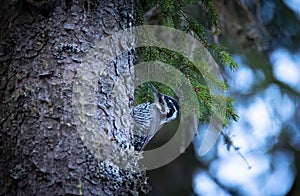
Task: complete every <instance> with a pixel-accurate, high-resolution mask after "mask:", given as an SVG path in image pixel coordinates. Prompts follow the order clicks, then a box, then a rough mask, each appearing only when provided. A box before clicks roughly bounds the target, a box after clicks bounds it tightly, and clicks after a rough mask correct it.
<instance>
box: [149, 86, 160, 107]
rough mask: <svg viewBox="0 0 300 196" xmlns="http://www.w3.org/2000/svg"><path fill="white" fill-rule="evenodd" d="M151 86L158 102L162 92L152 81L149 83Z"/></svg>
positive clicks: (155, 100)
mask: <svg viewBox="0 0 300 196" xmlns="http://www.w3.org/2000/svg"><path fill="white" fill-rule="evenodd" d="M149 87H150V89H151V91H152V93H153V95H154V102H158V101H159V98H160V97H161V93H160V92H159V91H158V90H157V89H156V88H155V87H154V86H153V84H152V83H149Z"/></svg>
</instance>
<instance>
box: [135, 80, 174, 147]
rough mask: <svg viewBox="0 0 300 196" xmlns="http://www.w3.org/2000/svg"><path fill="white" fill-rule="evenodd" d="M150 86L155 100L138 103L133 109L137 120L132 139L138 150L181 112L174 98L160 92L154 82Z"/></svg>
mask: <svg viewBox="0 0 300 196" xmlns="http://www.w3.org/2000/svg"><path fill="white" fill-rule="evenodd" d="M150 88H151V90H152V92H153V95H154V102H153V103H149V102H148V103H142V104H140V105H137V106H136V107H134V109H133V111H132V113H133V119H134V122H135V124H134V133H133V140H132V141H133V145H134V148H135V150H137V151H141V150H143V148H144V147H145V146H146V144H148V142H149V141H150V140H151V139H152V137H153V136H154V135H155V134H156V133H157V132H158V131H159V130H160V128H161V127H162V126H163V125H164V124H165V123H167V122H171V121H173V120H175V119H176V118H177V116H178V113H179V105H178V102H177V101H176V100H175V99H174V98H172V97H170V96H168V95H165V94H162V93H160V92H159V91H157V89H156V88H155V87H154V86H153V85H152V84H150Z"/></svg>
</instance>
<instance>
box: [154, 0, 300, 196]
mask: <svg viewBox="0 0 300 196" xmlns="http://www.w3.org/2000/svg"><path fill="white" fill-rule="evenodd" d="M215 6H216V7H217V9H218V13H219V15H220V20H221V25H222V28H223V29H222V33H221V35H220V36H218V37H215V38H214V39H215V41H216V42H218V43H220V44H222V45H223V46H225V47H227V48H228V50H229V51H230V52H231V54H233V56H234V59H235V61H236V62H238V64H239V69H238V70H237V71H234V72H233V71H231V70H229V69H227V68H224V69H223V68H221V69H223V73H224V78H225V80H226V81H227V82H228V84H229V85H230V90H229V91H228V92H227V93H228V95H229V96H231V97H233V98H234V100H235V108H236V110H237V112H238V114H239V116H240V118H239V121H238V122H232V123H231V125H230V126H229V127H228V128H227V129H226V130H223V131H224V132H225V133H226V134H228V136H230V138H231V140H232V142H233V144H234V146H235V147H238V150H235V149H233V148H230V149H229V150H228V149H227V146H226V145H225V143H224V141H223V139H222V137H220V140H219V141H218V143H217V144H216V145H215V146H214V147H213V149H212V150H211V151H210V152H209V153H208V154H207V155H205V156H199V155H198V151H199V146H200V144H201V142H202V141H201V138H200V137H196V138H195V139H194V142H193V144H192V145H190V147H189V148H188V149H187V150H186V152H185V153H184V154H182V155H181V156H179V157H178V158H177V159H176V160H174V161H173V162H171V163H169V164H168V165H166V166H164V167H161V168H158V169H155V170H150V171H148V175H149V177H150V183H151V186H152V191H151V192H150V195H300V175H299V170H300V105H299V102H300V99H299V98H300V96H299V95H300V0H264V1H260V0H248V1H247V0H244V1H239V0H237V1H234V0H231V1H230V0H228V1H226V0H225V1H215ZM187 12H189V13H190V14H191V15H192V16H193V17H196V18H197V19H198V20H199V21H202V22H203V21H205V17H206V16H204V15H202V12H201V5H195V6H190V7H188V8H187ZM205 128H206V127H205V125H202V126H201V127H199V130H198V131H199V132H200V133H201V130H203V129H205ZM199 135H201V134H199ZM157 137H159V136H157ZM249 167H251V169H249Z"/></svg>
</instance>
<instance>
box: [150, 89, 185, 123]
mask: <svg viewBox="0 0 300 196" xmlns="http://www.w3.org/2000/svg"><path fill="white" fill-rule="evenodd" d="M150 88H151V90H152V92H153V95H154V103H156V105H157V107H158V109H159V110H160V112H161V114H162V115H164V118H165V119H164V120H163V121H162V123H161V124H163V123H167V122H171V121H173V120H175V119H176V118H177V116H178V114H179V104H178V102H177V101H176V100H175V99H174V98H172V97H170V96H168V95H165V94H162V93H160V92H159V91H158V90H157V89H156V88H155V87H154V86H153V85H152V84H150Z"/></svg>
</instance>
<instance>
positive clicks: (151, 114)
mask: <svg viewBox="0 0 300 196" xmlns="http://www.w3.org/2000/svg"><path fill="white" fill-rule="evenodd" d="M133 118H134V122H135V124H134V133H133V135H134V146H135V148H136V149H137V150H142V149H143V148H144V147H145V146H146V144H147V143H148V142H149V141H150V140H151V139H152V137H153V136H154V135H155V133H156V132H157V131H158V130H159V129H160V128H161V120H162V119H161V115H160V112H159V110H158V108H157V106H156V104H155V103H143V104H140V105H138V106H136V107H135V108H134V109H133Z"/></svg>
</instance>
